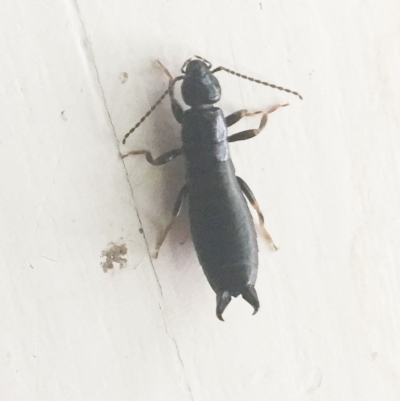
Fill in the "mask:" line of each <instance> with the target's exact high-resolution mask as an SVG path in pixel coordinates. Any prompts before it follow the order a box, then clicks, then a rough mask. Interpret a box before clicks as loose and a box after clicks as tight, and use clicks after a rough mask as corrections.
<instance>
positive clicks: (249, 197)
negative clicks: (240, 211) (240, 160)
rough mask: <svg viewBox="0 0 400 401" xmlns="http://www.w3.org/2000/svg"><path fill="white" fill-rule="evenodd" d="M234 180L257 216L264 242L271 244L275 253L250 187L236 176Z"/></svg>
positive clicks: (276, 248)
mask: <svg viewBox="0 0 400 401" xmlns="http://www.w3.org/2000/svg"><path fill="white" fill-rule="evenodd" d="M236 179H237V181H238V183H239V186H240V189H241V190H242V191H243V193H244V195H245V196H246V198H247V200H248V201H249V202H250V204H251V206H253V208H254V209H255V211H256V212H257V214H258V220H259V225H260V229H261V232H262V233H263V235H264V237H265V238H266V240H267V241H268V242H269V243H270V244H271V246H272V248H273V249H274V251H277V250H278V247H277V246H276V245H275V243H274V240H273V239H272V237H271V235H270V234H269V232H268V231H267V229H266V228H265V227H264V215H263V213H262V211H261V209H260V206H259V205H258V202H257V199H256V197H255V196H254V194H253V192H252V190H251V189H250V187H249V186H248V185H247V184H246V182H245V181H244V180H243V179H242V178H240V177H238V176H236Z"/></svg>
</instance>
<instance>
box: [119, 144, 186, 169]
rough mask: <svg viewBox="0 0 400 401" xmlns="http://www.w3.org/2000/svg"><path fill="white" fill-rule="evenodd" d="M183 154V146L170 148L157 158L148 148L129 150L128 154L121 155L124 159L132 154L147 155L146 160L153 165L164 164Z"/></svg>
mask: <svg viewBox="0 0 400 401" xmlns="http://www.w3.org/2000/svg"><path fill="white" fill-rule="evenodd" d="M181 154H182V148H179V149H173V150H170V151H169V152H167V153H164V154H163V155H161V156H159V157H157V159H153V156H152V155H151V153H150V152H149V151H148V150H132V151H131V152H128V153H127V154H126V155H121V157H122V158H123V159H125V157H127V156H130V155H146V160H147V161H148V162H149V163H150V164H152V165H153V166H161V165H162V164H166V163H168V162H170V161H171V160H174V159H175V158H176V157H177V156H179V155H181Z"/></svg>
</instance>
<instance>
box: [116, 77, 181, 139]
mask: <svg viewBox="0 0 400 401" xmlns="http://www.w3.org/2000/svg"><path fill="white" fill-rule="evenodd" d="M181 79H183V76H181V77H176V78H175V79H171V81H170V83H169V85H168V89H167V90H166V91H165V92H164V93H163V94H162V95H161V97H160V98H159V99H158V100H157V101H156V102H155V103H154V104H153V106H151V107H150V109H149V110H148V111H147V113H146V114H145V115H144V116H143V117H142V118H141V119H140V120H139V121H138V122H137V123H136V124H135V126H134V127H133V128H131V129H130V130H129V132H128V133H127V134H125V136H124V139H123V140H122V143H123V144H124V145H125V142H126V140H127V139H128V137H129V136H130V135H131V134H132V132H133V131H135V130H136V129H137V128H139V126H140V125H142V123H143V121H144V120H146V118H147V117H148V116H149V115H150V114H151V113H152V112H153V111H154V110H155V109H156V107H157V106H158V105H159V104H160V103H161V102H162V101H163V100H164V98H165V96H167V95H168V93H169V92H170V91H171V90H172V88H173V86H174V85H175V83H176V82H177V81H180V80H181Z"/></svg>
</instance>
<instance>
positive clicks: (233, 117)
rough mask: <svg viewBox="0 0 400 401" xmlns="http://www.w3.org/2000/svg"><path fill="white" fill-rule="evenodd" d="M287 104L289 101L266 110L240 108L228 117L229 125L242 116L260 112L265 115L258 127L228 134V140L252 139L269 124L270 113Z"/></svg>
mask: <svg viewBox="0 0 400 401" xmlns="http://www.w3.org/2000/svg"><path fill="white" fill-rule="evenodd" d="M285 106H288V103H286V104H277V105H275V106H272V107H271V108H269V109H268V110H267V111H265V112H262V111H255V112H249V111H247V110H239V111H237V112H236V113H233V114H230V115H229V116H228V117H226V122H227V124H228V127H229V126H230V125H232V124H235V123H237V122H238V121H239V120H240V119H241V118H243V117H246V116H252V115H254V114H260V113H262V114H263V116H262V117H261V122H260V126H259V127H258V128H255V129H249V130H246V131H242V132H238V133H237V134H233V135H230V136H228V141H229V142H236V141H244V140H245V139H250V138H253V137H255V136H256V135H258V134H259V133H260V132H261V131H262V130H263V129H264V128H265V126H266V125H267V121H268V114H271V113H273V112H274V111H275V110H277V109H279V108H280V107H285Z"/></svg>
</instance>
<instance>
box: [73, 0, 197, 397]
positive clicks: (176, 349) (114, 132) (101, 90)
mask: <svg viewBox="0 0 400 401" xmlns="http://www.w3.org/2000/svg"><path fill="white" fill-rule="evenodd" d="M72 3H73V5H74V7H75V10H76V15H77V16H78V19H79V22H80V24H81V27H82V31H83V34H84V36H85V42H86V44H87V47H88V51H87V52H86V54H87V57H88V59H89V62H90V63H91V64H92V65H93V67H94V70H95V75H96V81H97V84H98V86H99V89H100V92H101V97H102V100H103V104H104V107H105V109H106V112H107V116H108V119H109V121H110V124H111V127H112V131H113V134H114V137H115V138H116V140H117V142H118V137H117V134H116V131H115V127H114V124H113V122H112V118H111V114H110V112H109V110H108V107H107V102H106V98H105V95H104V90H103V86H102V85H101V81H100V75H99V71H98V69H97V65H96V62H95V58H94V54H93V50H92V47H91V45H90V41H89V38H88V35H87V33H86V29H85V25H84V23H83V20H82V17H81V13H80V10H79V6H78V3H77V0H72ZM124 170H125V175H126V179H127V181H128V185H129V188H130V190H131V195H132V198H133V201H134V208H135V212H136V216H137V219H138V221H139V224H140V227H141V228H142V229H143V224H142V220H141V219H140V215H139V211H138V209H137V207H136V202H135V196H134V193H133V188H132V185H131V183H130V181H129V176H128V171H127V169H126V166H125V163H124ZM143 238H144V241H145V244H146V249H147V253H148V255H149V260H150V264H151V267H152V269H153V273H154V276H155V278H156V281H157V285H158V288H159V291H160V295H161V298H162V299H164V294H163V292H162V287H161V283H160V280H159V278H158V275H157V272H156V269H155V266H154V263H153V259H152V257H151V252H150V247H149V243H148V241H147V238H146V234H145V233H144V232H143ZM159 308H160V312H161V316H162V319H163V323H164V327H165V332H166V334H167V336H168V337H169V339H170V341H171V342H172V343H173V344H174V348H175V351H176V355H177V358H178V360H179V364H180V366H181V370H182V373H183V377H184V380H185V384H186V387H187V391H188V393H189V396H190V399H191V400H192V401H193V393H192V389H191V387H190V384H189V381H188V379H187V377H186V374H185V366H184V364H183V361H182V358H181V354H180V351H179V347H178V344H177V342H176V340H175V339H174V338H173V337H172V336H171V334H170V332H169V330H168V326H167V321H166V319H165V315H164V311H163V307H162V305H161V304H160V303H159Z"/></svg>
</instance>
